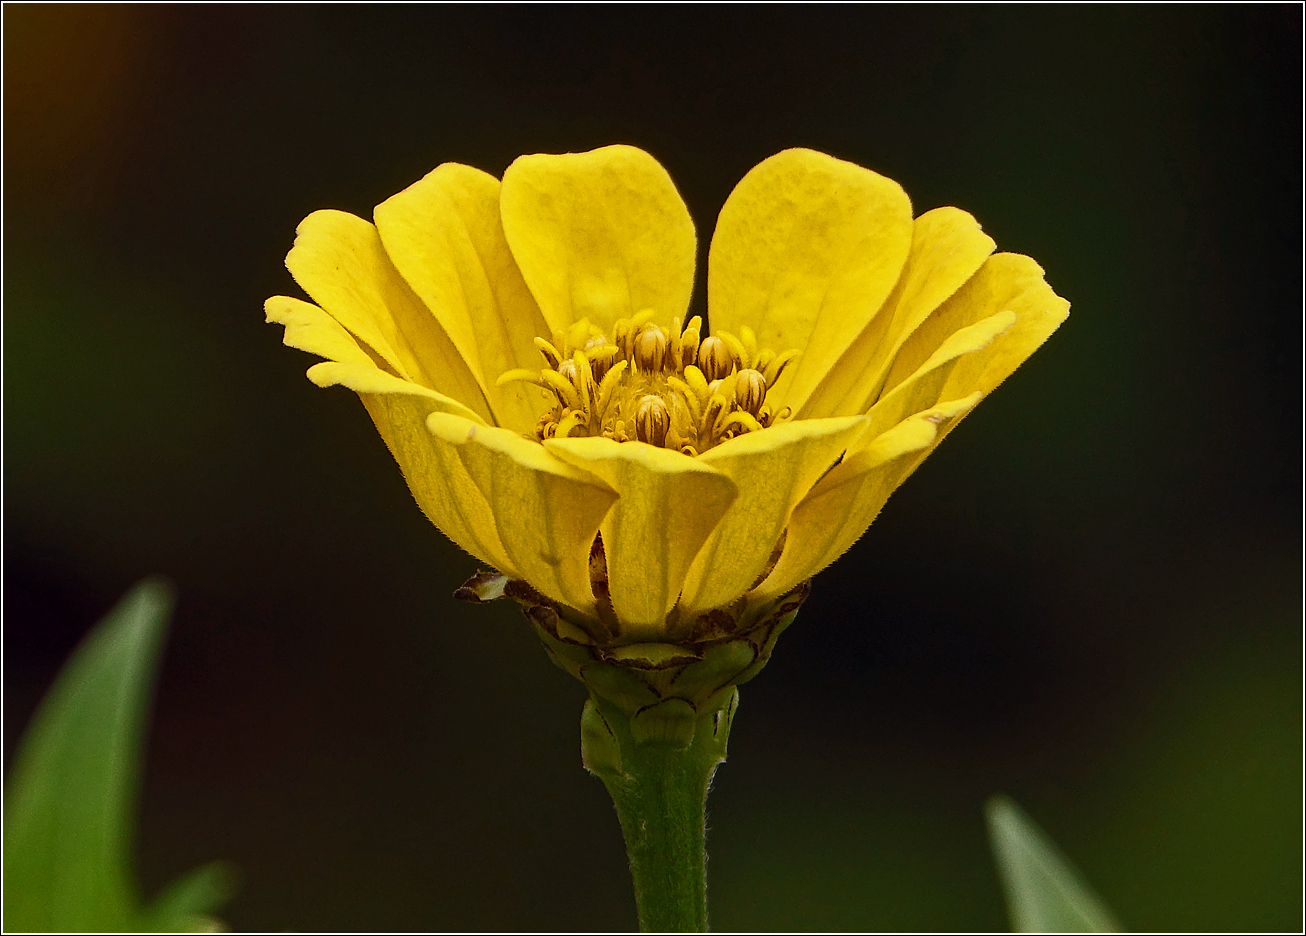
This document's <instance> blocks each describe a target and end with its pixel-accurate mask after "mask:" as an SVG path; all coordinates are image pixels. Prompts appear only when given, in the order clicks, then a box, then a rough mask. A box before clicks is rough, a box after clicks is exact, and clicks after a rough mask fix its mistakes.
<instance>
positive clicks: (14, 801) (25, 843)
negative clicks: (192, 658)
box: [4, 579, 225, 932]
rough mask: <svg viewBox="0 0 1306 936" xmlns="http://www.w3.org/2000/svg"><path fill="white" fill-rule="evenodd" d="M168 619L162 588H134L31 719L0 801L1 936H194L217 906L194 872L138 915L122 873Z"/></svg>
mask: <svg viewBox="0 0 1306 936" xmlns="http://www.w3.org/2000/svg"><path fill="white" fill-rule="evenodd" d="M171 609H172V592H171V589H170V588H169V587H168V586H167V585H166V584H165V583H163V582H162V581H159V580H154V579H147V580H145V581H143V582H141V583H140V584H139V585H137V586H136V587H135V588H134V589H133V590H132V591H131V592H130V593H129V594H128V595H127V597H126V598H124V599H123V600H122V601H121V602H120V603H119V604H118V606H117V607H116V608H114V609H113V611H111V612H110V613H109V615H108V617H106V618H105V619H104V620H103V621H101V622H100V623H99V624H98V625H97V626H96V627H95V629H94V630H92V631H91V633H90V634H89V635H88V636H87V637H86V639H85V640H84V641H83V642H82V644H81V646H79V647H78V648H77V650H76V651H75V652H74V653H73V656H72V658H71V659H70V660H69V661H68V662H67V663H66V664H65V665H64V667H63V669H62V670H61V671H60V673H59V676H58V678H57V679H56V680H55V683H54V686H53V687H52V688H51V689H50V691H49V693H48V694H47V695H46V697H45V700H44V701H43V702H42V703H41V707H40V708H39V709H38V710H37V713H36V715H35V716H34V717H33V718H32V723H31V725H30V726H29V727H28V730H27V733H26V735H25V736H24V738H23V740H22V742H21V744H20V745H19V749H18V752H17V755H16V756H15V758H14V766H13V769H12V771H11V772H10V776H9V787H8V790H7V791H6V796H5V815H4V924H5V928H6V930H10V931H17V930H23V931H30V932H59V931H63V932H84V931H123V930H141V929H146V928H151V929H153V928H157V929H163V930H175V929H194V928H196V926H197V925H202V924H201V923H199V921H197V920H196V918H195V916H194V914H197V913H204V912H207V911H209V910H211V909H212V908H213V907H214V905H215V901H216V900H219V899H221V897H223V896H225V891H222V890H220V888H219V887H218V886H217V881H218V878H219V877H220V876H221V875H220V874H219V873H218V872H217V871H213V870H209V868H205V869H201V871H200V872H196V873H192V875H191V876H189V877H187V878H185V879H183V881H182V883H181V884H179V885H174V887H173V888H171V889H170V890H169V891H168V892H166V893H165V896H164V899H162V900H160V901H159V902H158V903H157V904H156V906H155V908H154V909H153V910H152V911H151V912H150V913H149V914H146V915H142V914H141V911H140V903H139V900H138V898H137V894H136V890H135V886H134V882H133V879H132V874H131V846H132V831H133V827H134V821H135V805H136V795H137V789H138V787H139V774H140V750H141V738H142V734H143V725H144V721H145V715H146V711H147V709H148V703H149V698H150V691H151V688H152V686H153V683H154V673H155V669H156V664H157V661H158V655H159V649H160V647H161V645H162V642H163V636H164V632H165V631H166V629H167V623H168V615H169V613H170V611H171ZM210 867H211V866H210Z"/></svg>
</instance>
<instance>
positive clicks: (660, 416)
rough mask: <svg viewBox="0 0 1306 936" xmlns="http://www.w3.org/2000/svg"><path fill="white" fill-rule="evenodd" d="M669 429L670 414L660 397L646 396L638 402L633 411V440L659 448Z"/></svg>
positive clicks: (664, 440)
mask: <svg viewBox="0 0 1306 936" xmlns="http://www.w3.org/2000/svg"><path fill="white" fill-rule="evenodd" d="M670 428H671V414H670V413H669V412H667V404H666V403H664V402H663V401H662V398H661V397H657V396H653V395H652V394H648V395H646V396H644V397H642V398H641V399H640V401H639V408H638V409H636V410H635V438H637V439H639V441H641V442H647V443H648V444H649V445H657V446H661V445H662V444H663V443H664V442H666V440H667V430H668V429H670Z"/></svg>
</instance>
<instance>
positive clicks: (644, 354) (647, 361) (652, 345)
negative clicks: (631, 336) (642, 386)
mask: <svg viewBox="0 0 1306 936" xmlns="http://www.w3.org/2000/svg"><path fill="white" fill-rule="evenodd" d="M634 345H635V346H634V349H633V350H634V352H635V354H634V356H635V365H636V366H637V367H638V368H639V369H640V370H642V371H645V372H649V373H651V372H654V371H660V370H662V364H663V362H664V361H665V359H666V354H667V336H666V334H665V333H663V331H662V329H660V328H658V327H657V326H656V325H647V326H645V327H644V328H643V329H641V330H640V333H639V334H638V335H636V336H635V342H634Z"/></svg>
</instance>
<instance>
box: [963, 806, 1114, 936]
mask: <svg viewBox="0 0 1306 936" xmlns="http://www.w3.org/2000/svg"><path fill="white" fill-rule="evenodd" d="M984 813H985V817H986V819H987V820H988V826H989V842H990V844H991V845H992V846H993V855H994V857H995V858H996V859H997V862H998V872H999V875H1000V877H1001V878H1002V887H1003V889H1004V890H1005V891H1006V895H1007V910H1008V912H1009V913H1010V915H1011V926H1012V928H1013V929H1014V930H1015V931H1016V932H1018V933H1057V932H1060V933H1119V932H1123V930H1122V929H1121V927H1120V924H1119V923H1117V922H1116V920H1115V917H1114V916H1112V914H1111V912H1110V911H1109V910H1107V908H1106V906H1105V905H1104V904H1103V903H1102V900H1101V898H1099V897H1098V896H1097V895H1096V894H1094V893H1093V891H1092V889H1091V888H1090V887H1089V886H1088V884H1087V883H1086V882H1085V881H1084V879H1083V877H1082V876H1081V875H1080V874H1079V872H1078V871H1076V870H1075V868H1074V867H1073V866H1072V865H1071V864H1070V861H1069V860H1068V859H1067V858H1066V856H1065V855H1063V854H1061V851H1060V850H1059V849H1058V848H1057V847H1056V845H1054V844H1053V843H1052V840H1051V839H1050V838H1048V837H1047V834H1046V833H1045V832H1044V831H1043V830H1042V829H1040V828H1039V827H1038V826H1037V825H1036V824H1035V823H1034V820H1033V819H1031V818H1029V816H1028V815H1026V814H1025V812H1024V810H1022V809H1021V808H1020V807H1019V806H1017V805H1016V804H1015V802H1013V801H1012V800H1011V799H1009V798H1008V797H1005V796H995V797H993V798H992V799H990V800H989V801H988V803H986V804H985V807H984Z"/></svg>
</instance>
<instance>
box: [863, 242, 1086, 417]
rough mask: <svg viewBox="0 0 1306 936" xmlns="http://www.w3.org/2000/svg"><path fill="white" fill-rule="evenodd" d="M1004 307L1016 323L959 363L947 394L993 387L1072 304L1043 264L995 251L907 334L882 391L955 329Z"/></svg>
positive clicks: (1040, 342)
mask: <svg viewBox="0 0 1306 936" xmlns="http://www.w3.org/2000/svg"><path fill="white" fill-rule="evenodd" d="M1006 310H1011V311H1013V312H1015V313H1016V314H1017V316H1019V319H1018V320H1017V322H1016V324H1015V325H1014V326H1013V327H1012V328H1011V329H1010V330H1009V331H1008V332H1007V333H1006V334H1004V335H1002V336H1001V337H1000V338H998V339H997V340H995V341H994V342H993V344H992V345H990V346H989V347H988V348H986V349H984V350H983V351H981V352H979V353H978V354H974V355H971V356H970V357H969V358H968V359H966V360H965V361H964V362H961V363H959V365H958V367H957V369H956V370H954V371H953V373H952V375H951V376H950V377H949V379H948V384H947V386H945V387H944V391H943V392H944V394H945V395H952V396H962V395H964V394H967V393H970V392H971V391H972V390H979V391H981V392H983V393H988V392H989V391H991V390H992V389H993V388H994V387H996V386H997V385H998V384H1000V383H1001V382H1002V381H1003V380H1005V379H1006V377H1007V376H1008V375H1009V374H1010V373H1011V372H1012V371H1014V370H1015V369H1016V368H1017V367H1019V366H1020V364H1021V363H1022V362H1023V361H1024V360H1025V358H1027V357H1029V356H1030V355H1031V354H1033V353H1034V352H1035V351H1036V350H1037V349H1038V347H1039V345H1041V344H1042V343H1043V342H1044V341H1046V340H1047V338H1048V336H1049V335H1051V334H1052V332H1054V331H1056V329H1057V326H1058V325H1060V324H1061V323H1062V322H1064V321H1065V320H1066V316H1068V315H1069V314H1070V303H1068V302H1066V300H1064V299H1062V298H1061V297H1060V296H1058V295H1057V294H1056V293H1054V292H1053V291H1052V288H1051V287H1050V286H1048V284H1047V283H1046V282H1044V281H1043V268H1042V267H1040V266H1039V265H1038V264H1037V263H1035V262H1034V261H1033V260H1031V259H1030V258H1029V257H1025V256H1022V255H1020V254H1010V253H1001V254H995V255H993V256H992V257H990V258H989V260H988V262H986V263H985V264H984V266H983V267H981V268H980V271H979V272H978V273H976V274H975V276H973V277H972V278H971V280H970V281H969V282H968V283H966V285H965V286H964V287H962V288H961V289H960V290H958V292H957V294H956V295H955V296H953V297H952V298H951V299H949V300H948V301H947V302H945V303H944V304H943V305H942V306H940V307H939V308H938V309H937V310H936V311H935V312H934V314H933V315H931V316H930V317H929V318H927V319H926V320H925V321H924V322H923V323H922V324H921V326H920V327H919V328H917V329H916V331H915V332H914V333H913V334H912V335H911V337H910V338H908V339H907V341H906V342H905V343H904V344H903V346H902V350H901V351H899V352H898V356H897V358H896V359H895V360H894V362H893V367H892V369H891V370H890V371H889V376H888V379H887V380H886V381H885V384H884V386H885V390H886V391H889V390H892V389H893V388H894V387H895V386H897V385H898V384H899V383H900V382H902V381H903V380H905V379H906V378H907V377H908V376H909V375H910V374H912V373H913V372H914V371H915V370H916V369H917V368H918V367H919V366H920V364H921V363H922V362H923V361H925V359H926V358H928V357H929V356H930V355H931V354H933V353H934V351H935V349H937V348H938V347H939V346H940V345H941V344H943V342H944V341H946V340H947V338H948V336H950V335H952V334H953V333H954V332H956V331H958V330H959V329H961V328H964V327H965V326H967V325H970V324H972V323H973V322H977V321H979V320H980V319H983V318H987V317H988V316H990V315H993V314H994V313H995V312H1000V311H1006ZM946 398H947V397H946V396H945V399H946Z"/></svg>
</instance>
